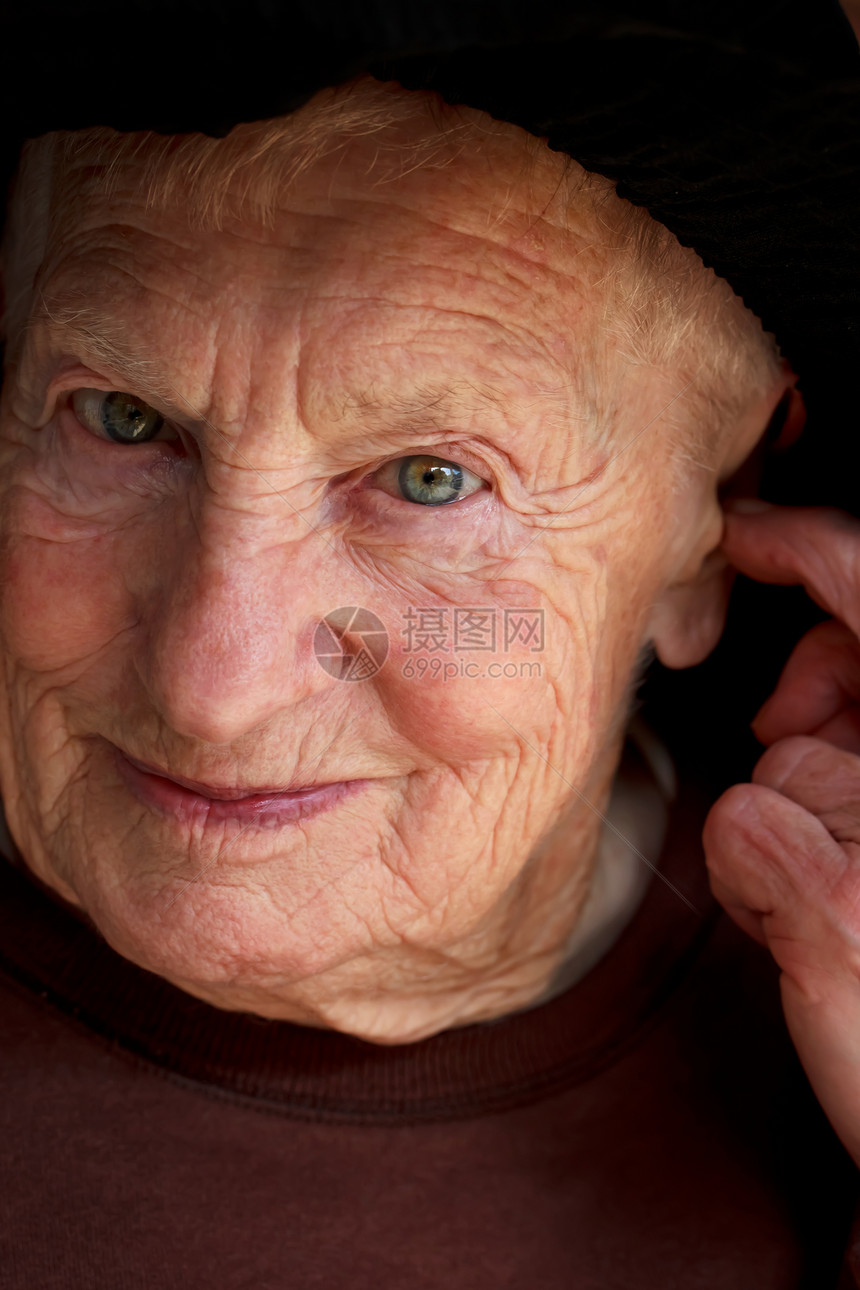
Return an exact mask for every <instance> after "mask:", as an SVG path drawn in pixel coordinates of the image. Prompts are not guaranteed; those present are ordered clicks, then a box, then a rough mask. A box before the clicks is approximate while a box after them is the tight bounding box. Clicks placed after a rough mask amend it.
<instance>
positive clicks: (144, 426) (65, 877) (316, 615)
mask: <svg viewBox="0 0 860 1290" xmlns="http://www.w3.org/2000/svg"><path fill="white" fill-rule="evenodd" d="M434 12H436V13H441V12H442V11H441V10H439V9H434ZM431 25H432V24H431ZM839 34H840V36H841V37H844V36H846V34H847V28H845V30H844V31H843V30H842V29H841V28H840V29H839ZM460 43H461V44H462V45H464V46H465V45H466V44H468V42H467V41H466V40H463V41H461V42H460ZM511 43H515V42H513V41H511V42H509V44H511ZM395 44H396V42H393V43H392V48H393V47H394V45H395ZM443 46H444V47H445V48H446V49H450V41H448V43H447V44H446V42H445V41H442V42H441V45H440V48H441V47H443ZM368 47H369V46H365V47H364V48H368ZM423 48H424V51H425V52H426V51H427V50H430V52H432V50H433V48H434V47H433V45H432V41H431V40H430V38H429V37H428V38H427V43H426V44H425V46H424V47H423ZM499 57H502V55H501V54H500V55H499ZM368 66H369V64H368ZM371 70H374V71H376V75H375V76H371V75H367V74H365V69H362V68H356V67H352V68H351V72H352V74H351V75H349V76H347V75H346V74H344V75H343V76H341V77H334V78H332V77H330V76H329V74H328V73H327V72H323V73H319V72H315V71H312V72H311V73H310V75H311V77H312V78H313V76H316V77H317V80H318V89H317V91H316V92H314V93H310V92H307V91H308V89H309V87H308V85H307V84H304V85H303V86H301V87H300V90H301V92H300V93H297V95H296V98H297V100H299V99H300V100H301V102H298V101H297V102H295V103H293V102H290V101H285V103H284V105H283V106H284V108H285V109H292V110H285V111H284V112H282V113H281V114H280V115H277V116H273V117H270V118H269V119H265V120H254V119H250V118H251V117H253V116H254V113H253V111H251V112H250V113H249V119H248V120H246V121H245V122H244V123H239V124H237V125H236V127H235V129H233V130H231V131H229V133H226V136H225V137H222V138H218V137H214V138H213V137H211V136H208V135H204V134H201V133H189V132H188V131H187V129H186V130H184V131H180V132H178V133H176V134H173V133H167V134H160V135H159V134H155V133H151V132H145V131H141V130H139V129H127V130H123V131H120V132H117V131H116V130H114V129H112V128H109V127H107V126H102V125H100V124H98V123H97V122H94V121H91V120H90V121H86V120H85V121H75V122H74V124H75V125H80V126H81V127H82V128H80V129H76V130H73V131H64V130H57V129H54V130H52V131H50V132H49V133H42V134H39V136H38V137H37V138H34V139H33V140H32V141H31V142H30V143H28V144H27V146H26V147H25V149H24V151H23V154H22V157H21V163H20V166H19V169H18V174H17V178H16V182H15V185H14V187H13V189H12V193H11V198H10V204H9V211H8V219H7V229H6V235H5V242H4V251H3V272H4V286H5V293H6V311H5V328H6V337H7V350H6V368H5V380H4V385H3V394H2V410H1V411H0V455H2V474H0V479H2V485H0V488H2V557H0V559H2V579H3V596H2V604H0V631H2V649H3V659H4V665H5V676H6V686H5V691H4V693H5V700H6V701H5V703H4V705H3V709H2V727H0V783H2V798H3V803H4V808H5V814H6V819H7V823H8V830H9V835H10V836H9V842H8V846H7V850H8V853H9V862H8V863H6V864H4V866H3V872H2V878H0V883H2V891H3V897H2V915H0V917H2V922H3V941H2V954H3V964H4V975H3V976H2V978H0V1000H2V1025H3V1031H4V1036H5V1041H4V1042H5V1048H4V1058H3V1063H2V1079H3V1089H4V1095H3V1105H4V1109H5V1110H6V1111H7V1121H6V1126H5V1129H4V1141H3V1150H4V1156H5V1162H6V1163H5V1166H4V1168H5V1173H4V1189H5V1193H4V1197H3V1201H2V1223H3V1227H4V1233H5V1240H6V1249H5V1263H4V1265H3V1267H4V1270H3V1271H2V1272H0V1284H2V1285H3V1286H9V1287H15V1288H16V1290H18V1288H19V1287H20V1288H22V1290H23V1288H24V1287H26V1290H33V1288H35V1287H95V1286H99V1287H101V1286H104V1287H124V1288H125V1287H147V1288H149V1287H153V1286H159V1287H161V1286H164V1287H174V1286H177V1287H178V1286H182V1287H185V1288H187V1287H198V1286H199V1287H203V1286H206V1287H224V1288H225V1290H233V1288H238V1287H255V1288H256V1287H281V1286H291V1287H292V1286H302V1287H305V1286H307V1287H310V1286H317V1285H319V1286H325V1287H329V1286H347V1285H348V1286H350V1287H383V1288H387V1287H401V1286H402V1287H405V1286H407V1285H408V1286H416V1285H417V1286H426V1287H438V1286H446V1287H464V1288H465V1287H482V1288H483V1287H488V1288H489V1287H500V1286H510V1287H515V1286H516V1287H532V1286H540V1287H547V1288H548V1290H549V1288H550V1287H553V1288H554V1287H563V1286H564V1287H570V1286H577V1287H580V1286H581V1287H586V1286H587V1287H607V1286H619V1287H620V1286H624V1287H634V1286H643V1287H644V1286H660V1287H663V1286H669V1285H679V1286H680V1285H684V1286H688V1285H692V1284H695V1285H697V1286H703V1287H704V1286H708V1287H725V1286H729V1285H732V1286H734V1285H749V1286H755V1287H761V1288H762V1290H763V1288H765V1287H774V1288H776V1287H780V1288H783V1287H799V1286H801V1285H810V1284H813V1283H814V1284H816V1285H819V1286H825V1285H835V1284H836V1278H837V1276H838V1275H839V1268H840V1265H842V1266H843V1277H845V1278H849V1277H850V1272H849V1270H848V1267H849V1265H848V1263H847V1262H846V1263H844V1264H843V1254H844V1250H845V1245H846V1242H847V1240H848V1227H849V1222H850V1217H851V1210H852V1205H853V1202H854V1197H855V1194H856V1190H857V1189H856V1173H855V1169H854V1165H853V1163H852V1160H851V1158H850V1156H849V1154H848V1153H851V1155H853V1157H854V1159H855V1160H857V1159H860V1110H858V1107H860V1053H858V1052H857V1047H856V1035H857V1034H860V985H858V983H857V979H856V976H857V968H856V944H857V938H858V935H860V922H858V919H857V914H856V908H857V900H858V878H857V873H856V868H855V866H854V862H855V859H856V854H857V845H858V843H860V829H858V825H857V819H856V807H854V806H852V803H856V800H857V784H858V769H857V768H858V762H857V756H856V754H857V753H858V752H860V735H858V731H857V727H856V723H855V722H854V721H853V719H852V716H851V708H850V703H849V702H848V699H847V698H846V696H849V697H850V696H852V695H853V694H855V693H856V692H857V677H858V673H860V650H858V646H857V632H858V631H860V613H858V610H857V603H858V602H857V581H856V579H857V573H856V569H857V551H858V548H860V538H858V534H857V530H856V526H855V524H854V522H853V521H849V520H848V519H847V517H844V516H841V515H837V514H836V513H831V512H819V511H809V512H803V513H798V512H795V511H793V510H785V509H781V508H780V509H777V510H775V511H771V510H769V509H768V508H767V507H766V506H764V507H762V504H760V503H758V502H751V501H750V494H751V493H754V492H755V491H756V490H757V487H758V480H759V476H760V473H761V468H762V463H763V459H764V453H765V449H766V441H767V438H768V432H770V438H771V440H772V441H774V440H775V439H776V438H777V436H779V437H780V439H781V443H782V445H787V444H789V443H790V442H791V441H792V440H793V439H795V438H796V437H797V435H798V434H799V432H800V430H801V429H802V427H803V421H804V408H803V400H802V398H801V395H800V393H799V390H798V375H800V376H801V378H802V376H803V373H802V372H798V371H797V370H796V366H797V365H796V364H795V365H793V363H792V361H791V360H790V359H789V357H787V356H784V354H783V352H782V351H781V348H780V345H779V344H778V341H779V339H780V338H779V337H776V338H775V337H774V335H773V334H771V333H770V332H769V331H766V330H765V328H764V326H763V325H762V322H761V321H760V319H759V318H758V317H756V315H755V314H754V313H753V312H752V311H751V309H750V308H748V307H747V304H745V303H744V301H743V300H741V299H740V298H739V296H738V295H737V294H736V293H735V292H734V291H733V289H732V287H731V286H730V285H729V283H728V282H727V281H726V280H725V279H724V278H723V277H721V276H718V275H717V274H716V273H715V272H714V271H713V269H712V268H706V267H705V265H704V264H703V262H702V260H701V259H700V257H699V255H697V253H696V251H695V250H694V249H692V248H691V247H686V246H682V245H681V242H680V241H679V240H678V238H677V237H676V236H675V235H674V234H673V233H672V232H670V231H669V229H668V228H667V227H665V226H664V225H663V224H662V223H659V222H657V221H656V220H655V219H653V218H652V216H651V215H649V214H648V213H647V212H646V211H645V210H644V209H643V207H642V206H641V205H633V204H631V202H629V201H627V200H625V199H624V198H623V197H621V196H619V195H618V192H617V191H616V185H615V182H614V180H613V179H612V178H610V177H606V176H604V175H602V174H599V173H595V172H596V171H597V170H599V167H597V166H595V167H593V169H583V166H582V165H581V164H579V163H578V161H577V160H575V159H574V158H573V156H571V155H570V151H571V150H570V149H566V150H564V151H558V150H555V151H554V150H552V149H551V148H550V147H548V146H547V143H546V142H545V140H544V139H543V138H541V137H540V132H538V131H537V130H532V129H529V128H524V127H523V124H522V123H519V122H517V121H515V120H514V118H513V116H512V115H509V114H506V113H505V112H503V111H499V110H496V111H493V113H492V114H490V112H489V111H487V110H485V109H487V108H488V107H490V106H491V105H490V104H488V103H482V102H479V101H478V100H479V98H480V95H479V94H478V93H477V91H476V94H475V97H474V100H473V99H472V98H471V97H470V95H469V94H468V92H465V93H463V94H461V95H460V97H461V98H463V99H465V100H466V102H465V103H463V102H461V103H460V104H459V105H452V103H451V100H452V99H453V97H454V96H453V95H452V94H450V93H448V94H444V95H443V94H442V93H441V92H437V91H436V90H435V89H434V88H432V87H430V88H419V87H418V86H416V85H415V84H411V85H410V83H409V77H408V76H407V75H405V74H397V75H394V74H392V75H382V74H381V73H380V72H379V71H378V69H375V68H372V69H371ZM389 70H391V69H389ZM446 99H447V100H448V101H447V102H446ZM285 100H289V93H285ZM53 124H54V125H59V126H62V125H63V124H64V122H63V121H62V120H57V121H55V122H54V123H53ZM120 124H125V123H124V122H122V121H120ZM35 133H38V132H35ZM545 133H546V134H547V135H548V134H549V133H550V132H549V131H548V130H547V131H546V132H545ZM737 497H740V498H741V500H740V501H738V502H737V504H736V506H735V509H734V511H731V505H732V499H733V498H737ZM727 510H728V511H729V513H730V516H731V517H730V518H729V520H728V524H727V522H726V513H727ZM732 566H734V567H735V568H739V569H741V570H743V571H745V572H747V573H749V574H751V575H752V576H753V577H754V578H757V579H760V580H763V581H769V582H803V583H805V585H806V586H807V588H808V590H809V592H810V593H811V595H812V596H813V597H814V598H815V599H816V600H817V601H818V602H819V604H821V605H822V606H823V607H824V608H825V609H826V610H827V611H828V613H829V614H830V615H832V618H830V619H829V620H828V621H826V622H825V623H824V624H823V625H822V626H819V627H816V628H814V629H813V631H812V633H811V634H810V635H808V636H807V637H805V639H804V641H803V642H802V643H801V645H800V646H799V647H798V650H797V652H796V653H795V654H794V655H793V657H792V660H791V662H790V663H789V665H788V668H787V669H786V672H785V674H784V676H783V679H782V681H781V682H780V686H779V687H778V689H777V691H776V693H775V695H774V697H773V698H772V699H771V701H770V704H769V705H768V706H767V707H766V708H765V709H764V710H763V712H762V714H761V715H760V717H759V719H758V724H757V726H756V733H757V735H758V736H759V738H760V739H761V740H762V742H763V743H765V744H766V745H769V746H770V750H769V751H768V752H767V753H766V754H765V756H764V757H763V758H762V760H761V761H760V762H759V764H758V766H757V768H756V770H755V775H754V783H753V784H752V785H745V786H738V787H735V788H732V789H730V790H729V791H728V792H727V793H726V794H724V795H723V796H722V797H721V798H720V800H719V801H718V802H717V804H716V805H715V806H714V807H713V809H712V811H711V813H710V815H709V817H708V819H707V824H706V825H705V848H706V851H707V859H708V864H709V866H710V870H711V882H712V885H713V890H714V894H715V895H716V896H717V897H718V899H719V900H720V901H721V902H722V903H723V904H724V905H725V906H726V908H727V909H728V911H729V913H730V914H732V916H733V918H734V919H735V920H736V922H737V923H740V925H741V928H743V929H744V930H745V931H748V932H751V933H752V937H751V938H750V937H746V936H745V935H744V931H742V930H739V928H738V927H737V926H736V925H735V923H734V922H732V921H730V920H729V919H727V918H726V917H725V916H720V914H719V910H718V908H717V906H716V905H715V904H714V902H713V899H712V897H711V895H710V893H709V891H708V878H707V874H706V868H705V863H704V858H703V854H702V850H701V843H700V838H701V832H702V827H703V824H705V816H706V813H707V811H708V807H709V806H710V805H711V804H712V803H713V802H714V800H715V798H717V797H718V796H719V789H720V787H722V785H720V786H719V787H715V785H714V783H702V782H699V783H697V782H696V778H697V776H696V773H695V770H694V768H693V767H692V765H682V764H680V763H678V764H677V765H675V764H673V762H678V754H677V752H675V750H673V749H670V748H667V746H666V743H665V742H664V740H662V739H661V738H660V737H659V736H658V735H657V734H656V733H655V732H654V730H653V729H652V728H651V725H650V724H649V723H648V721H647V719H646V720H643V719H642V715H640V716H639V717H636V718H635V719H634V720H633V721H632V722H631V712H632V708H633V700H634V696H635V693H636V689H637V685H638V683H639V681H640V679H641V676H642V673H643V669H644V668H645V666H646V665H648V664H649V663H650V661H651V660H652V659H653V658H654V657H655V656H656V658H657V659H658V660H659V661H660V662H661V663H662V664H663V665H664V666H666V667H668V668H671V669H684V668H690V667H693V666H694V665H697V664H700V663H701V662H702V661H703V660H705V659H706V657H707V656H708V655H709V654H710V653H711V651H712V650H713V649H714V647H715V646H716V645H717V642H718V641H719V639H720V636H721V634H722V631H723V625H724V621H725V615H726V608H727V601H728V593H729V588H730V584H731V579H732V576H733V568H732ZM723 684H725V680H724V682H723ZM646 707H647V705H646ZM643 715H644V714H643ZM707 737H708V732H707V730H703V731H702V738H703V739H707ZM756 941H759V942H761V944H756ZM768 950H769V951H770V952H771V954H772V956H773V958H771V955H770V954H769V953H768ZM774 960H775V962H774ZM779 969H781V970H782V975H781V982H780V983H781V991H782V1002H783V1005H784V1009H785V1021H787V1024H788V1030H789V1032H790V1035H791V1039H793V1041H794V1043H795V1045H796V1048H797V1050H798V1053H799V1057H800V1061H802V1063H803V1066H805V1068H806V1072H807V1073H808V1076H809V1079H810V1080H811V1083H812V1086H813V1088H814V1091H815V1094H816V1095H817V1097H818V1099H819V1102H820V1103H821V1104H822V1106H823V1111H822V1109H821V1107H820V1106H819V1105H818V1103H817V1102H816V1101H815V1098H814V1097H813V1095H812V1092H811V1091H810V1088H809V1086H808V1084H807V1083H806V1078H805V1076H804V1074H803V1071H802V1068H801V1065H800V1062H799V1061H798V1059H797V1057H795V1055H794V1053H793V1051H792V1048H791V1043H790V1041H789V1038H788V1036H787V1034H786V1033H785V1023H784V1022H783V1019H782V1015H781V1013H780V1009H779V996H778V983H777V978H778V976H779ZM825 1113H826V1117H827V1118H829V1120H830V1122H831V1124H832V1126H833V1128H831V1127H830V1125H829V1124H828V1122H827V1118H825ZM834 1130H835V1132H834ZM837 1135H838V1137H837ZM839 1138H841V1140H842V1143H843V1144H844V1147H843V1145H841V1144H840V1141H839ZM844 1148H847V1152H846V1150H845V1149H844ZM810 1278H813V1280H810ZM840 1284H843V1285H847V1284H850V1282H849V1281H848V1280H844V1281H843V1282H841V1283H840Z"/></svg>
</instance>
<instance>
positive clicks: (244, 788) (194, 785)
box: [118, 749, 322, 802]
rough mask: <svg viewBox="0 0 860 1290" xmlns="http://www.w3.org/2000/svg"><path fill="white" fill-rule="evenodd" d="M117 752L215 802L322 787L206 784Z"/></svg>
mask: <svg viewBox="0 0 860 1290" xmlns="http://www.w3.org/2000/svg"><path fill="white" fill-rule="evenodd" d="M118 751H119V752H120V755H121V756H122V757H124V758H125V759H126V761H128V762H131V764H132V766H134V767H135V768H136V769H137V770H142V771H144V772H145V773H146V774H147V775H160V776H161V778H162V779H169V780H171V781H172V782H173V783H174V784H178V785H179V786H180V788H188V789H190V790H191V791H192V792H193V793H199V794H200V796H201V797H211V798H213V799H214V800H215V801H216V802H236V801H238V800H239V799H240V798H243V797H260V796H263V795H265V794H275V793H301V792H308V791H309V790H310V789H312V788H321V787H322V785H321V784H286V785H285V784H276V785H270V784H264V785H251V784H243V785H232V784H230V785H226V784H207V783H204V781H203V780H200V779H189V778H188V776H187V775H176V774H174V772H173V771H169V770H165V769H164V767H163V766H153V765H152V764H151V763H150V762H146V761H140V759H139V758H137V757H132V756H131V754H130V753H127V752H123V751H122V750H121V749H118Z"/></svg>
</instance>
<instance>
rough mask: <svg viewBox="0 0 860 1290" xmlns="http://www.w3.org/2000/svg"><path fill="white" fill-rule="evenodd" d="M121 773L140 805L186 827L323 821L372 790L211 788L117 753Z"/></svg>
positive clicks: (351, 786)
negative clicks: (324, 816)
mask: <svg viewBox="0 0 860 1290" xmlns="http://www.w3.org/2000/svg"><path fill="white" fill-rule="evenodd" d="M114 760H115V762H116V766H117V769H118V771H119V773H120V775H121V777H122V779H123V781H124V782H125V784H126V787H127V788H129V789H130V791H131V792H132V794H133V795H134V796H135V797H136V798H137V800H138V801H139V802H141V803H143V805H144V806H148V807H150V808H151V809H154V810H156V811H158V812H159V813H160V814H162V815H169V816H172V817H173V818H174V819H178V820H180V821H182V822H193V823H208V822H211V823H213V824H214V823H216V822H217V823H223V822H226V821H229V820H235V821H237V822H238V823H241V824H253V823H258V824H260V825H263V826H269V827H271V826H272V825H279V824H288V823H291V822H293V821H296V820H306V819H308V818H309V817H310V816H312V815H318V814H319V813H320V812H321V811H324V810H327V809H328V808H329V807H331V806H334V805H335V803H337V802H339V801H341V800H342V799H343V798H344V797H346V796H348V795H351V794H352V793H354V792H356V791H358V790H359V789H361V788H363V787H364V786H365V785H367V784H368V783H369V782H370V781H369V780H366V779H347V780H337V781H333V782H330V783H326V784H307V785H303V786H300V787H294V788H283V787H269V786H264V787H254V788H252V789H250V790H249V788H248V787H245V786H227V785H216V784H206V783H203V782H202V781H200V780H194V779H187V778H186V777H185V776H183V775H174V774H172V773H170V774H168V773H167V772H166V771H164V770H162V769H161V768H160V767H156V766H151V765H149V764H148V763H147V762H142V761H138V760H137V758H135V757H131V756H129V754H128V753H124V752H122V751H121V750H120V749H119V748H116V747H114Z"/></svg>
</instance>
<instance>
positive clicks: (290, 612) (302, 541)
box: [144, 497, 325, 744]
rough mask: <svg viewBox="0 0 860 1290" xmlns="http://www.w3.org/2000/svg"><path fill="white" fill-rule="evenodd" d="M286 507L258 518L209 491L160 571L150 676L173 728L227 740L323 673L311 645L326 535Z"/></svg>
mask: <svg viewBox="0 0 860 1290" xmlns="http://www.w3.org/2000/svg"><path fill="white" fill-rule="evenodd" d="M284 511H285V514H284V516H283V519H282V520H281V519H280V517H278V518H277V519H276V518H274V517H273V516H272V515H271V514H270V515H268V516H267V517H261V516H260V515H259V514H255V513H254V512H253V511H250V512H249V511H248V510H246V509H245V508H241V507H236V508H233V507H228V506H225V505H221V504H218V503H217V502H215V501H213V499H212V498H211V497H210V498H209V500H208V501H207V502H206V503H205V504H204V505H203V506H202V507H201V509H200V511H199V513H198V514H197V515H195V517H194V523H193V524H191V523H189V524H188V526H187V527H186V530H185V533H184V536H183V539H182V540H181V541H180V542H178V543H177V548H176V555H175V557H174V558H173V559H172V561H171V562H170V565H169V567H165V568H164V570H163V571H160V573H159V576H158V585H157V591H156V594H155V595H154V597H153V599H152V601H151V603H150V605H149V606H147V609H146V617H147V618H148V620H149V621H148V623H147V626H148V628H149V631H148V636H147V645H146V659H145V661H144V670H145V673H146V675H145V683H146V685H147V688H148V689H149V691H150V693H151V696H152V698H153V701H154V702H155V703H156V705H157V707H158V709H159V710H160V711H161V713H162V716H163V717H164V719H165V721H166V722H167V723H168V724H169V725H170V727H171V728H172V729H174V730H176V731H177V733H180V734H185V735H191V736H195V737H197V738H200V739H204V740H206V741H207V742H211V743H222V744H223V743H229V742H231V741H232V740H234V739H237V738H239V737H241V735H243V734H246V733H247V732H248V731H250V730H252V729H254V728H255V727H257V726H259V725H260V724H261V723H262V722H264V721H265V720H266V719H267V717H269V716H270V715H271V714H272V713H273V712H274V711H276V710H277V709H278V708H279V707H283V706H286V705H291V704H294V703H296V702H299V701H300V700H301V699H302V698H304V697H306V696H307V695H309V694H311V693H313V692H314V690H315V689H317V688H320V686H321V683H322V682H323V681H324V679H325V678H324V675H323V674H322V673H321V672H320V669H319V668H317V669H314V668H313V667H312V666H311V665H312V664H313V661H314V660H313V654H312V650H311V649H310V647H309V640H310V635H311V628H310V626H309V624H310V623H311V622H312V619H313V612H314V608H313V605H312V599H313V595H314V587H315V586H316V585H318V581H319V573H320V570H319V568H318V567H317V566H318V565H319V564H320V560H321V554H322V551H324V550H325V543H324V542H323V541H322V539H321V538H319V537H317V536H316V535H315V534H314V533H313V531H312V530H311V529H310V528H309V526H308V525H307V523H305V522H303V521H302V519H301V517H300V516H299V515H298V514H297V513H296V512H295V511H290V510H289V508H287V507H286V506H285V507H284ZM315 546H317V547H318V548H320V549H317V550H315ZM316 673H319V675H316Z"/></svg>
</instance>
